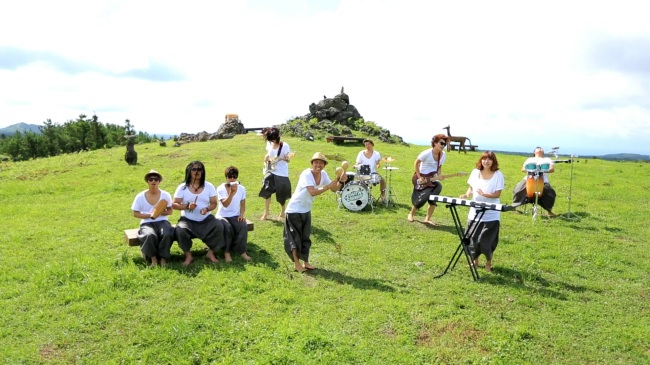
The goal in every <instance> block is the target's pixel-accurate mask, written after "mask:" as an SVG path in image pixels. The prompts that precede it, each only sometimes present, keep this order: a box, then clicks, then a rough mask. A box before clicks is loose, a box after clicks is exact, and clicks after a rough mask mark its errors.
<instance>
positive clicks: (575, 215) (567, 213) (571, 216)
mask: <svg viewBox="0 0 650 365" xmlns="http://www.w3.org/2000/svg"><path fill="white" fill-rule="evenodd" d="M576 157H578V156H576V155H571V160H570V162H571V175H570V176H571V177H570V178H569V179H570V182H569V196H568V199H569V208H568V209H567V212H566V214H565V218H566V219H568V220H574V219H576V220H579V219H580V217H579V216H578V215H577V214H574V213H571V191H572V190H573V160H574V159H575V158H576Z"/></svg>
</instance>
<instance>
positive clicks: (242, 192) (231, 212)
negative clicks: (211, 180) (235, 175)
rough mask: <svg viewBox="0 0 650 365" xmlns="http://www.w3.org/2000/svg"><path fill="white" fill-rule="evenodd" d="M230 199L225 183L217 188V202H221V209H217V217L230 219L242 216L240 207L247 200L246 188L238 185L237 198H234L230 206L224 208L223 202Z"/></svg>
mask: <svg viewBox="0 0 650 365" xmlns="http://www.w3.org/2000/svg"><path fill="white" fill-rule="evenodd" d="M223 199H228V189H227V188H226V183H223V184H221V185H219V186H218V187H217V200H219V208H218V209H217V214H216V215H217V217H222V218H230V217H239V216H240V215H241V212H240V209H239V208H240V206H241V201H242V200H246V188H245V187H244V186H243V185H241V184H239V185H237V192H236V193H235V196H233V197H232V200H231V201H230V205H229V206H227V207H224V206H223V204H222V203H221V200H223Z"/></svg>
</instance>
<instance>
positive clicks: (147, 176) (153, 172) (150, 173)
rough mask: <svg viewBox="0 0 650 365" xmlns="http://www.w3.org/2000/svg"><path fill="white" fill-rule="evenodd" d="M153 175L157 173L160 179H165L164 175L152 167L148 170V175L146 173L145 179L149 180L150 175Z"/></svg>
mask: <svg viewBox="0 0 650 365" xmlns="http://www.w3.org/2000/svg"><path fill="white" fill-rule="evenodd" d="M152 175H157V176H158V178H159V179H160V181H162V179H163V178H162V175H161V174H160V173H159V172H158V171H156V170H153V169H152V170H150V171H149V172H147V174H146V175H144V181H147V180H149V176H152Z"/></svg>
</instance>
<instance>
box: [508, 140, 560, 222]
mask: <svg viewBox="0 0 650 365" xmlns="http://www.w3.org/2000/svg"><path fill="white" fill-rule="evenodd" d="M528 164H534V165H542V164H548V165H549V169H548V171H545V172H543V173H542V174H543V176H544V189H543V190H542V195H541V196H540V197H539V198H538V199H537V203H538V204H539V205H540V206H541V207H542V208H544V209H545V210H546V211H548V216H549V217H555V216H556V215H557V214H555V213H553V205H555V190H553V188H552V187H551V184H549V182H548V174H550V173H552V172H554V171H555V165H554V163H553V160H551V159H550V158H548V157H544V149H543V148H542V147H535V150H534V151H533V157H529V158H528V159H527V160H526V161H525V162H524V164H523V166H522V167H521V171H523V172H526V171H527V170H526V165H528ZM527 179H528V174H526V176H524V179H523V180H522V181H521V182H519V183H518V184H517V186H515V189H514V190H513V192H512V193H513V196H512V204H514V205H520V204H527V203H533V202H534V200H533V199H534V198H533V199H528V197H527V195H526V180H527Z"/></svg>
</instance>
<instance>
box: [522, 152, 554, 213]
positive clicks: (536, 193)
mask: <svg viewBox="0 0 650 365" xmlns="http://www.w3.org/2000/svg"><path fill="white" fill-rule="evenodd" d="M524 167H525V169H526V196H527V197H528V200H529V201H531V202H533V222H535V220H536V219H537V216H538V215H539V213H540V212H541V208H540V206H539V204H537V203H538V200H539V198H540V197H541V196H542V194H543V193H544V173H548V171H549V169H550V167H551V165H550V164H548V163H544V164H539V165H538V164H534V163H528V164H526V165H525V166H524Z"/></svg>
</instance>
